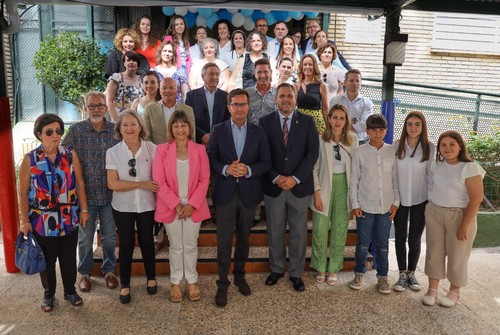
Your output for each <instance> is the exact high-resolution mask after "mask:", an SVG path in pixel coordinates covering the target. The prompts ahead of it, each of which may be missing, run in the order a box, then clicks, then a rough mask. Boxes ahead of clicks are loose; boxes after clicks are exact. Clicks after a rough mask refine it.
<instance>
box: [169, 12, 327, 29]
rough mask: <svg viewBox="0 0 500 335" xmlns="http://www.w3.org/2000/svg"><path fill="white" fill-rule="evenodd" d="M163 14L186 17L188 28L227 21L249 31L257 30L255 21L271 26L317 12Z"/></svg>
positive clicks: (210, 26) (311, 15)
mask: <svg viewBox="0 0 500 335" xmlns="http://www.w3.org/2000/svg"><path fill="white" fill-rule="evenodd" d="M162 11H163V14H165V15H166V16H171V15H174V14H177V15H180V16H183V17H184V20H185V21H186V24H187V26H188V28H192V27H194V26H197V27H199V26H201V27H207V28H209V29H212V28H213V26H214V24H215V22H217V21H218V20H221V19H226V20H228V21H230V22H231V23H232V25H233V26H234V27H236V28H240V27H242V28H244V29H245V30H247V31H250V30H253V29H254V28H255V21H257V20H258V19H261V18H264V19H266V20H267V23H268V24H269V25H273V24H274V23H276V22H278V21H284V22H289V21H290V20H292V19H293V20H302V19H303V18H304V17H309V18H315V17H316V16H318V13H317V12H296V11H283V10H273V11H271V10H258V9H256V10H253V9H233V8H230V9H217V8H191V7H163V8H162Z"/></svg>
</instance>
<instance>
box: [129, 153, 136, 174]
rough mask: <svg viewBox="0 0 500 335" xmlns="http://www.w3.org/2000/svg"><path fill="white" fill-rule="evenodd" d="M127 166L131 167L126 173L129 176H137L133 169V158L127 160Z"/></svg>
mask: <svg viewBox="0 0 500 335" xmlns="http://www.w3.org/2000/svg"><path fill="white" fill-rule="evenodd" d="M128 166H130V167H131V169H130V170H128V175H129V176H130V177H137V171H136V170H135V158H132V159H131V160H129V161H128Z"/></svg>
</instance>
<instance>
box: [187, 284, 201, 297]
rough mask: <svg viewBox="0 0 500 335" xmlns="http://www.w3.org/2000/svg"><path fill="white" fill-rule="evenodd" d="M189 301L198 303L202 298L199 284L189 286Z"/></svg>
mask: <svg viewBox="0 0 500 335" xmlns="http://www.w3.org/2000/svg"><path fill="white" fill-rule="evenodd" d="M187 290H188V295H189V300H191V301H198V300H200V298H201V293H200V287H199V286H198V284H197V283H193V284H188V285H187Z"/></svg>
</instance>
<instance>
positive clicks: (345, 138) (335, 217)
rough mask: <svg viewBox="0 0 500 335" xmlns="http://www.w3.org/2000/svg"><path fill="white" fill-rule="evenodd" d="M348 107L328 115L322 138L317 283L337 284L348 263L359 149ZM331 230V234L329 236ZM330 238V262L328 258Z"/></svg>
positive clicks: (315, 203) (315, 202) (316, 206)
mask: <svg viewBox="0 0 500 335" xmlns="http://www.w3.org/2000/svg"><path fill="white" fill-rule="evenodd" d="M350 129H351V120H350V118H349V114H348V112H347V108H346V107H345V106H343V105H340V104H338V105H334V106H332V108H331V109H330V111H329V112H328V116H327V123H326V126H325V131H324V132H323V134H322V136H321V141H320V150H319V158H318V161H317V162H316V165H315V166H314V170H313V178H314V195H313V197H312V199H311V200H312V201H311V205H310V208H311V210H312V211H313V231H312V253H311V265H310V266H311V268H313V269H315V270H316V271H318V274H317V275H316V282H318V283H324V282H325V280H326V282H327V283H328V285H335V283H336V281H337V272H339V271H340V270H342V268H343V264H344V249H345V243H346V238H347V229H348V225H349V212H350V211H351V204H350V201H349V197H348V181H349V178H350V172H351V159H352V155H353V153H354V150H355V149H356V148H357V147H358V138H357V136H356V135H355V134H354V133H352V132H351V131H350ZM328 231H330V234H328ZM328 235H330V259H328V257H327V254H328Z"/></svg>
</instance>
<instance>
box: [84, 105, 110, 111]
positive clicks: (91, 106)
mask: <svg viewBox="0 0 500 335" xmlns="http://www.w3.org/2000/svg"><path fill="white" fill-rule="evenodd" d="M87 108H88V109H89V110H91V111H93V110H96V109H104V108H106V105H105V104H97V105H92V104H91V105H88V106H87Z"/></svg>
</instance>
